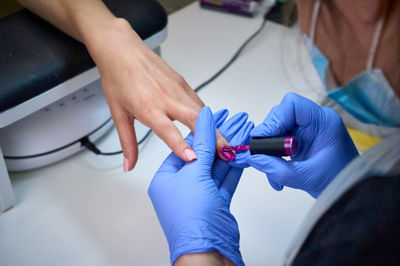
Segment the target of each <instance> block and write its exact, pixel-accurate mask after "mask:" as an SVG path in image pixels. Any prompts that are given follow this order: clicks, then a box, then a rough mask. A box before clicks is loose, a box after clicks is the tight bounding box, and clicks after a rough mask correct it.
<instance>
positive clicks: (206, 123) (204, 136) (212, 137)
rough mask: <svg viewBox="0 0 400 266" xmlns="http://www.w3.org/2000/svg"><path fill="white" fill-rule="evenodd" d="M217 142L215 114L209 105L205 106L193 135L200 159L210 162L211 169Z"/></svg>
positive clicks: (195, 149)
mask: <svg viewBox="0 0 400 266" xmlns="http://www.w3.org/2000/svg"><path fill="white" fill-rule="evenodd" d="M216 143H217V140H216V134H215V123H214V118H213V114H212V112H211V110H210V108H209V107H203V108H202V109H201V111H200V114H199V116H198V117H197V122H196V127H195V130H194V137H193V150H194V151H195V153H196V155H197V158H198V161H200V162H202V163H203V162H204V163H209V164H210V169H211V165H212V163H213V161H214V155H215V145H216Z"/></svg>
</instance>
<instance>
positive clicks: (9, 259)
mask: <svg viewBox="0 0 400 266" xmlns="http://www.w3.org/2000/svg"><path fill="white" fill-rule="evenodd" d="M260 23H261V18H260V17H259V18H253V19H250V18H245V17H240V16H236V15H231V14H224V13H219V12H216V11H210V10H203V9H200V8H199V6H198V3H194V4H192V5H190V6H188V7H186V8H184V9H182V10H180V11H178V12H176V13H174V14H173V15H171V16H170V17H169V25H168V30H169V36H168V38H167V41H166V42H165V43H164V44H163V45H162V55H163V58H164V59H165V60H166V61H167V62H168V63H169V64H170V65H171V66H172V67H173V68H174V69H175V70H177V71H178V72H179V73H181V74H182V75H183V76H184V77H185V79H186V80H187V81H188V82H189V84H191V85H192V86H193V87H195V86H197V85H198V84H200V83H201V82H202V81H204V80H205V79H207V78H208V77H210V76H211V75H212V74H213V73H214V72H215V71H217V70H218V69H219V68H220V67H221V66H222V65H223V64H225V62H227V61H228V59H229V58H230V57H231V55H232V54H233V53H234V52H235V51H236V49H237V48H238V47H239V46H240V44H241V43H242V42H243V41H244V40H245V39H246V38H247V37H248V36H249V35H251V34H252V33H253V32H254V31H255V30H256V29H257V28H258V27H259V25H260ZM305 73H307V74H305ZM318 86H319V82H318V79H317V76H316V73H315V71H314V70H313V68H312V66H311V64H310V62H309V60H308V58H307V56H306V53H305V50H304V48H303V47H302V46H301V35H300V33H299V31H298V29H297V28H296V27H295V28H292V29H287V28H285V27H282V26H279V25H277V24H273V23H267V25H266V27H265V29H264V30H263V32H262V33H261V34H260V35H259V36H258V37H257V39H256V40H254V41H253V42H252V43H251V44H250V45H249V46H248V48H247V49H246V50H245V51H244V53H243V54H242V56H241V57H240V58H239V59H238V60H237V62H235V63H234V64H233V65H232V66H231V67H230V68H229V69H228V70H227V72H226V73H224V74H223V75H222V76H221V77H220V78H218V79H217V80H215V81H214V82H213V83H212V84H210V85H209V86H207V87H206V88H204V89H203V90H202V91H201V92H200V93H199V94H200V97H201V98H202V99H203V100H204V101H205V103H206V104H207V105H209V106H210V107H211V108H212V109H213V110H214V111H216V110H219V109H221V108H228V109H229V110H230V111H231V114H233V113H236V112H240V111H246V112H248V113H249V115H250V119H251V120H252V121H254V122H255V123H256V124H258V123H260V122H261V121H262V120H263V119H264V117H265V116H266V114H267V113H268V111H269V110H270V109H271V107H272V106H273V105H276V104H279V102H280V100H281V99H282V97H283V95H284V94H285V93H286V92H288V91H296V92H298V93H300V94H302V95H306V96H308V97H311V98H313V99H316V96H315V95H316V92H315V91H316V90H317V89H318ZM180 128H181V129H182V131H183V132H185V134H186V133H187V130H186V129H185V128H184V127H182V126H180ZM99 145H100V147H101V149H102V150H105V151H113V150H117V149H118V148H120V146H119V142H118V138H117V135H116V131H115V130H113V131H112V132H110V133H109V134H107V136H105V137H104V138H103V139H102V140H101V141H100V144H99ZM168 153H169V149H168V148H167V146H166V145H165V144H164V143H163V142H161V141H160V140H159V139H158V138H157V137H156V136H154V135H153V136H152V137H151V138H150V139H149V140H148V141H147V142H146V143H145V144H144V146H142V147H141V151H140V159H139V161H138V164H137V166H136V168H135V169H134V170H133V171H132V172H130V173H128V174H124V173H123V171H122V156H114V157H98V156H96V155H93V154H91V153H90V152H82V153H80V154H77V155H75V156H73V157H71V158H69V159H66V160H64V161H62V162H59V163H57V164H54V165H52V166H49V167H45V168H42V169H38V170H34V171H29V172H21V173H12V174H11V177H12V183H13V187H14V190H15V193H16V197H17V205H16V207H14V208H13V209H11V210H9V211H8V212H6V213H4V214H1V215H0V265H2V266H6V265H13V266H14V265H18V266H19V265H30V266H33V265H41V266H43V265H85V266H86V265H96V266H101V265H168V264H169V251H168V246H167V242H166V240H165V238H164V235H163V232H162V230H161V227H160V226H159V223H158V221H157V217H156V215H155V212H154V210H153V208H152V205H151V202H150V200H149V198H148V196H147V187H148V185H149V183H150V180H151V178H152V176H153V174H154V173H155V171H156V170H157V168H158V167H159V165H160V164H161V162H162V160H163V159H164V158H165V157H166V156H167V154H168ZM313 201H314V200H313V199H312V198H311V197H310V196H309V195H308V194H306V193H304V192H301V191H296V190H293V189H288V188H285V189H284V190H283V191H281V192H276V191H274V190H273V189H272V188H271V187H270V186H269V184H268V181H267V179H266V178H265V175H264V174H262V173H259V172H257V171H255V170H254V169H246V170H245V171H244V173H243V176H242V179H241V181H240V183H239V186H238V189H237V192H236V194H235V196H234V199H233V202H232V207H231V209H232V212H233V214H234V215H235V216H236V218H237V221H238V223H239V228H240V232H241V241H240V245H241V251H242V254H243V258H244V261H245V262H246V264H247V265H277V264H279V262H280V261H281V258H282V256H283V254H284V252H285V250H286V247H287V245H288V244H289V242H290V240H291V239H292V238H293V236H294V234H295V232H296V229H297V228H298V226H299V225H300V223H301V221H302V219H303V218H304V217H305V215H306V213H307V211H308V210H309V209H310V207H311V205H312V203H313Z"/></svg>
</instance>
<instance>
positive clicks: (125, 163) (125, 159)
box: [124, 157, 129, 173]
mask: <svg viewBox="0 0 400 266" xmlns="http://www.w3.org/2000/svg"><path fill="white" fill-rule="evenodd" d="M128 171H129V160H128V159H127V158H125V157H124V172H125V173H126V172H128Z"/></svg>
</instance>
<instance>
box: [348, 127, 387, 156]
mask: <svg viewBox="0 0 400 266" xmlns="http://www.w3.org/2000/svg"><path fill="white" fill-rule="evenodd" d="M347 130H348V131H349V134H350V136H351V138H352V139H353V142H354V144H355V145H356V147H357V150H358V151H359V152H365V151H367V150H369V149H370V148H372V147H373V146H375V145H376V144H378V143H379V142H381V141H382V139H381V138H378V137H376V136H373V135H370V134H368V133H365V132H363V131H360V130H357V129H354V128H350V127H348V128H347Z"/></svg>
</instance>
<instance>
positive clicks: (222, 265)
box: [174, 251, 233, 266]
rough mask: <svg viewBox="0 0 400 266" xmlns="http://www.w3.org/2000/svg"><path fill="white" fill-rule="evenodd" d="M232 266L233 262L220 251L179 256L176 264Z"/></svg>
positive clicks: (175, 265)
mask: <svg viewBox="0 0 400 266" xmlns="http://www.w3.org/2000/svg"><path fill="white" fill-rule="evenodd" d="M187 265H190V266H232V265H233V263H232V262H231V261H230V260H228V259H227V258H225V257H224V256H222V255H221V254H219V253H218V252H216V251H215V252H210V253H193V254H186V255H183V256H181V257H179V258H178V259H177V260H176V262H175V264H174V266H187Z"/></svg>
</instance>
